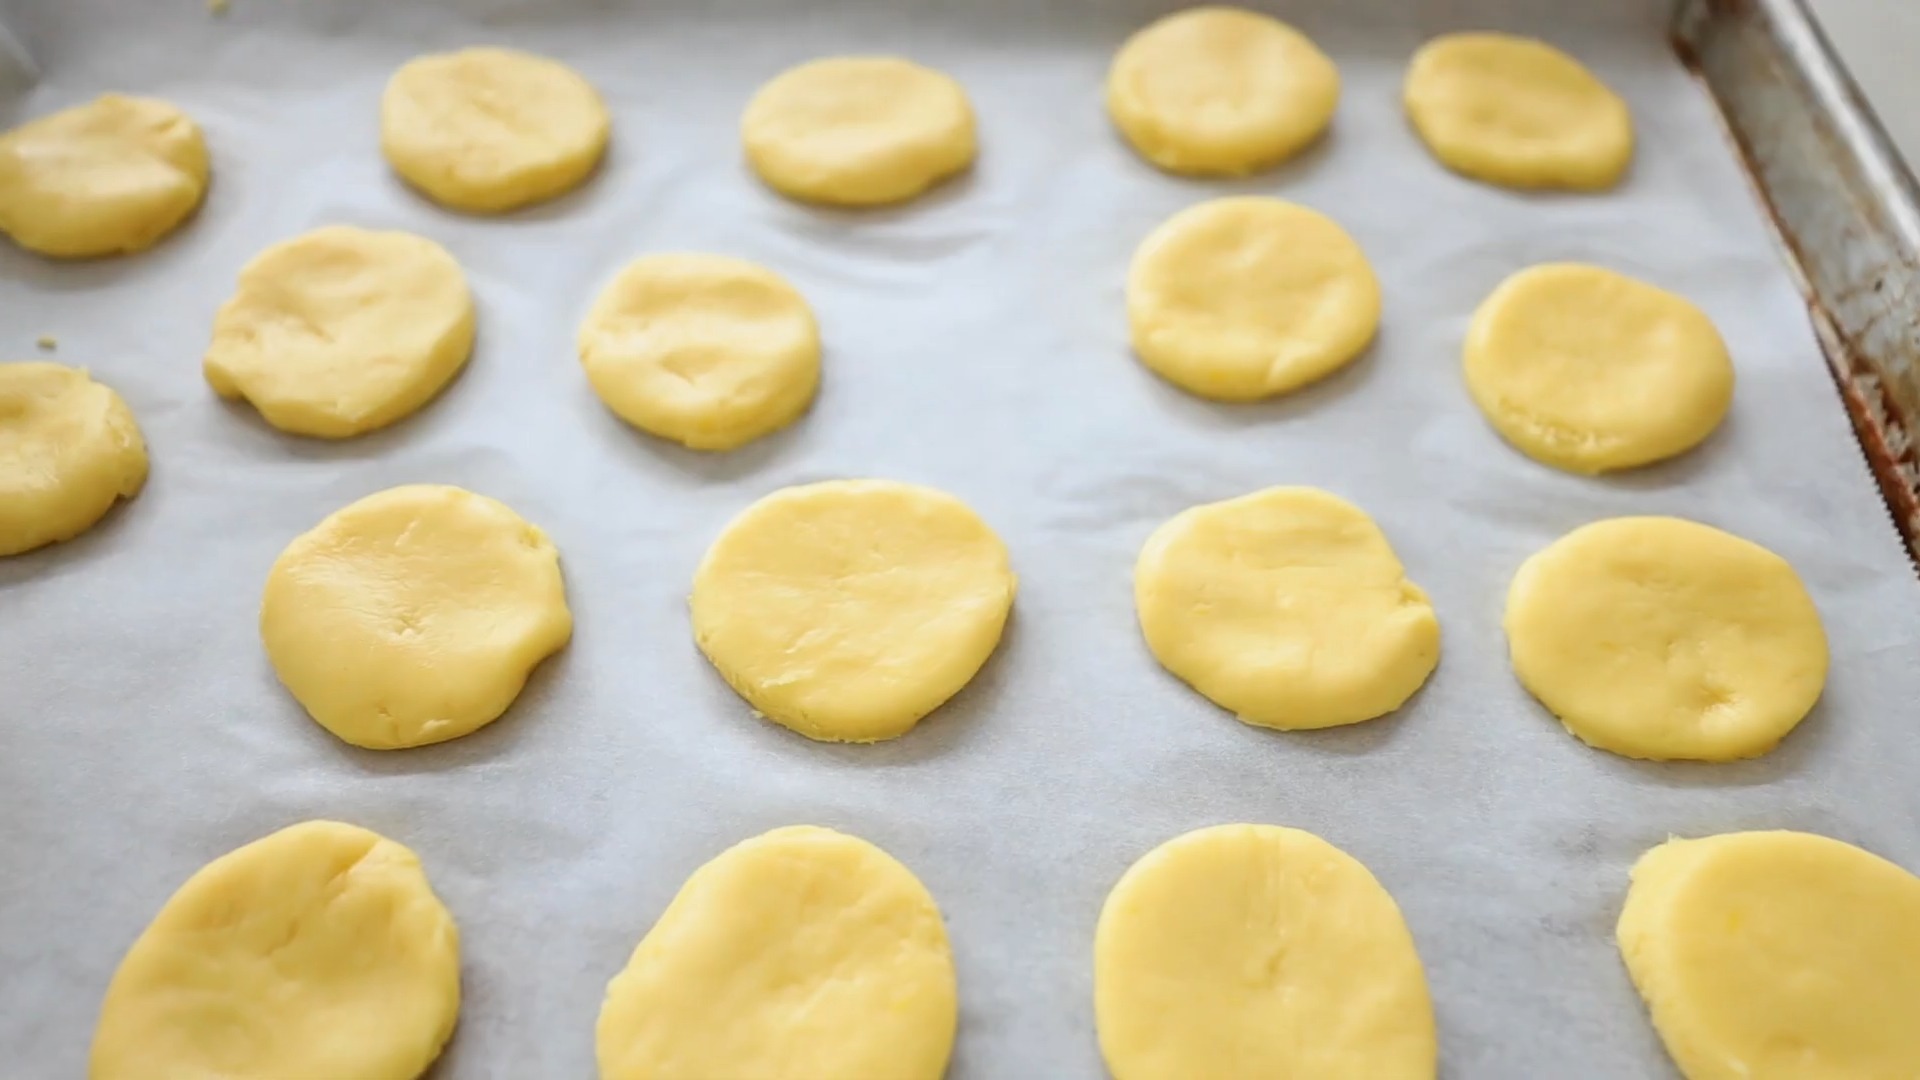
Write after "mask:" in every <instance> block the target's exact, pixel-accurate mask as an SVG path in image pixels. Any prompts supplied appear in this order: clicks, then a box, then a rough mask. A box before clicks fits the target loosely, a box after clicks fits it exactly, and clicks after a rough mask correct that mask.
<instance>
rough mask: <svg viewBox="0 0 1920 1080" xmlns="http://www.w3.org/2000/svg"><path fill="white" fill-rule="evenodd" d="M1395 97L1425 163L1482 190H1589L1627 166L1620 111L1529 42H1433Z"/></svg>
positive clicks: (1575, 68) (1455, 38) (1465, 38)
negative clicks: (1427, 154)
mask: <svg viewBox="0 0 1920 1080" xmlns="http://www.w3.org/2000/svg"><path fill="white" fill-rule="evenodd" d="M1403 97H1404V100H1405V103H1406V108H1407V116H1408V117H1409V118H1411V119H1412V121H1413V127H1414V130H1415V131H1417V132H1419V133H1420V138H1421V139H1422V140H1423V141H1424V142H1425V143H1426V144H1427V149H1429V150H1432V151H1433V156H1435V157H1437V158H1439V159H1440V163H1441V164H1442V165H1445V166H1446V167H1447V168H1449V169H1452V170H1454V171H1455V172H1458V173H1461V174H1463V175H1466V176H1470V177H1472V178H1474V179H1476V180H1484V181H1486V182H1488V183H1490V184H1504V185H1506V186H1507V187H1515V188H1567V189H1573V190H1596V189H1600V188H1607V187H1612V186H1613V185H1614V183H1616V182H1617V181H1618V180H1619V179H1620V177H1621V175H1622V174H1624V173H1625V172H1626V171H1627V165H1628V163H1629V162H1631V161H1632V160H1633V117H1632V115H1631V114H1629V113H1628V112H1627V103H1626V102H1624V101H1622V100H1620V96H1619V95H1618V94H1615V93H1614V92H1613V91H1612V90H1609V89H1607V86H1606V84H1605V83H1603V82H1601V81H1600V80H1599V79H1596V78H1594V76H1593V73H1592V72H1589V71H1588V70H1587V69H1586V68H1584V67H1582V66H1581V65H1580V62H1579V61H1578V60H1575V59H1574V58H1573V57H1571V56H1568V55H1567V54H1566V53H1563V52H1561V51H1560V50H1558V49H1556V48H1554V47H1553V46H1551V45H1548V44H1546V43H1544V42H1539V41H1534V40H1532V39H1531V38H1523V37H1514V36H1512V35H1509V34H1446V35H1443V36H1441V37H1437V38H1434V39H1433V40H1432V41H1429V42H1427V43H1426V44H1425V45H1423V46H1421V48H1420V51H1419V52H1417V53H1415V54H1414V56H1413V65H1412V66H1411V67H1409V68H1408V69H1407V82H1406V86H1405V88H1404V90H1403Z"/></svg>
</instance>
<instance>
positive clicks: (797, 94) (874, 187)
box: [740, 56, 974, 206]
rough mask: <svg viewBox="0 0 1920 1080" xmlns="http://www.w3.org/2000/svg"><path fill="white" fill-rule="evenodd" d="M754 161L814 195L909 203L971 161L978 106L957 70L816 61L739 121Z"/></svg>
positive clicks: (864, 60) (821, 199)
mask: <svg viewBox="0 0 1920 1080" xmlns="http://www.w3.org/2000/svg"><path fill="white" fill-rule="evenodd" d="M740 137H741V140H742V142H744V143H745V144H746V151H747V162H748V164H750V165H752V166H753V171H754V172H756V173H758V174H759V176H760V179H761V180H763V181H765V182H766V184H767V186H768V187H771V188H773V189H774V190H775V191H778V192H780V193H781V194H783V195H787V196H791V197H792V198H795V199H803V200H805V201H807V202H816V203H826V204H829V205H836V206H878V205H882V204H885V203H896V202H902V201H904V200H906V199H911V198H913V197H914V196H915V195H918V194H920V193H921V192H923V191H925V190H927V189H928V188H930V187H932V186H933V185H935V184H937V183H939V182H940V181H942V180H945V179H946V178H947V177H949V176H952V175H954V174H955V173H958V172H960V171H962V170H964V169H965V168H966V167H967V166H969V165H971V164H973V155H974V136H973V106H972V105H970V104H968V103H967V94H966V91H965V90H963V89H961V88H960V84H959V83H957V82H955V81H954V80H953V79H952V78H951V77H949V76H947V75H945V74H942V73H941V72H938V71H934V70H933V69H931V68H926V67H921V66H920V65H919V64H915V63H913V62H911V61H908V60H901V59H897V58H894V57H888V56H836V57H830V58H827V59H824V60H814V61H810V62H808V63H805V64H801V65H800V66H799V67H796V68H792V69H790V70H788V71H785V72H783V73H781V74H780V75H778V76H776V77H774V79H773V80H772V81H770V82H768V83H767V84H766V85H765V86H763V87H761V88H760V90H759V92H758V93H756V94H754V95H753V100H752V101H750V102H748V103H747V111H746V114H745V115H744V116H742V117H741V118H740Z"/></svg>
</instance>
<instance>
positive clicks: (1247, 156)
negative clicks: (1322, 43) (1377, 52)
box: [1107, 7, 1340, 176]
mask: <svg viewBox="0 0 1920 1080" xmlns="http://www.w3.org/2000/svg"><path fill="white" fill-rule="evenodd" d="M1339 101H1340V72H1339V70H1338V69H1337V68H1335V67H1334V66H1333V61H1332V60H1329V59H1327V56H1326V54H1325V53H1323V52H1321V51H1320V50H1319V49H1318V48H1316V47H1315V46H1314V44H1313V42H1311V41H1309V40H1308V39H1307V38H1306V36H1305V35H1303V34H1301V33H1300V32H1299V31H1298V30H1295V29H1294V28H1293V27H1291V26H1288V25H1287V24H1286V23H1283V22H1281V21H1280V20H1278V19H1275V18H1272V17H1270V16H1266V15H1261V14H1258V13H1255V12H1252V11H1245V10H1242V9H1240V8H1232V7H1198V8H1189V9H1187V10H1186V11H1182V12H1178V13H1176V14H1173V15H1168V16H1167V17H1165V18H1163V19H1160V20H1159V21H1157V22H1155V23H1153V24H1152V25H1150V26H1148V27H1147V28H1146V29H1144V30H1141V31H1140V32H1139V33H1137V34H1135V35H1133V36H1132V37H1131V38H1129V39H1127V43H1126V44H1125V45H1123V46H1122V47H1121V49H1120V52H1119V53H1118V54H1117V55H1116V56H1115V57H1114V58H1113V67H1112V68H1111V69H1110V70H1109V71H1108V72H1107V112H1108V114H1109V115H1111V116H1112V117H1113V122H1114V124H1115V125H1116V126H1118V127H1119V129H1120V132H1121V134H1123V135H1125V136H1126V138H1127V141H1128V142H1130V143H1132V144H1133V148H1134V149H1135V150H1137V151H1139V152H1140V156H1142V157H1144V158H1146V159H1147V160H1148V161H1151V162H1153V163H1154V164H1155V165H1158V166H1160V167H1161V168H1163V169H1166V170H1167V171H1169V172H1175V173H1183V174H1186V175H1190V176H1244V175H1246V174H1248V173H1252V172H1257V171H1258V170H1260V169H1264V168H1267V167H1269V166H1272V165H1277V164H1279V163H1280V162H1282V161H1285V160H1286V159H1287V158H1290V157H1292V156H1293V155H1294V154H1296V153H1298V152H1300V150H1301V149H1302V148H1304V147H1305V146H1307V144H1309V143H1311V142H1313V141H1314V140H1315V139H1317V138H1319V137H1320V133H1321V132H1323V131H1325V130H1326V128H1327V125H1328V124H1329V123H1330V122H1332V120H1333V110H1334V107H1335V106H1336V105H1337V104H1338V103H1339Z"/></svg>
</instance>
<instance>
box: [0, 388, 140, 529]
mask: <svg viewBox="0 0 1920 1080" xmlns="http://www.w3.org/2000/svg"><path fill="white" fill-rule="evenodd" d="M146 480H147V446H146V442H145V441H144V440H143V439H141V437H140V427H139V425H138V424H136V423H134V419H133V413H132V411H131V410H129V409H128V408H127V403H126V402H125V401H123V400H121V398H120V395H119V394H116V393H114V392H113V390H112V389H111V388H109V387H106V386H103V385H101V384H100V383H97V382H94V381H93V379H91V378H90V377H88V375H87V373H86V372H84V371H81V370H80V369H79V368H72V367H67V366H66V365H64V364H52V363H45V362H42V361H20V362H15V363H0V556H6V555H18V554H20V553H21V552H23V551H32V550H33V549H34V548H37V547H41V546H43V545H46V544H52V543H57V542H59V541H61V540H70V539H72V538H73V537H75V536H78V535H80V534H81V533H83V532H85V531H87V530H88V529H89V528H92V527H93V524H94V523H95V522H97V521H99V520H100V519H101V518H102V517H104V516H105V515H106V512H107V511H108V510H110V509H112V508H113V504H114V503H116V502H118V501H119V500H121V499H131V498H133V496H134V495H136V494H138V493H139V491H140V488H141V486H142V485H143V484H145V483H146Z"/></svg>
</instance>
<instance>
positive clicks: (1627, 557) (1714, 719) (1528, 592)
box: [1506, 517, 1827, 761]
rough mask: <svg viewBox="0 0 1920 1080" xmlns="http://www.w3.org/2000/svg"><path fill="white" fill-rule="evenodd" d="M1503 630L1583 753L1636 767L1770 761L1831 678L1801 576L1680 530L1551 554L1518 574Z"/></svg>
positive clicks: (1531, 683)
mask: <svg viewBox="0 0 1920 1080" xmlns="http://www.w3.org/2000/svg"><path fill="white" fill-rule="evenodd" d="M1506 628H1507V643H1508V647H1509V649H1510V650H1511V652H1512V655H1513V670H1514V672H1515V674H1517V675H1519V677H1520V681H1521V683H1523V684H1524V685H1525V686H1526V688H1527V689H1528V690H1529V691H1531V692H1532V693H1533V696H1534V697H1536V698H1539V699H1540V702H1541V704H1543V705H1545V706H1546V707H1547V708H1548V709H1550V710H1552V712H1553V714H1554V715H1555V716H1558V717H1559V718H1560V722H1561V723H1563V724H1565V725H1566V726H1567V730H1568V731H1571V732H1573V734H1575V735H1576V736H1579V738H1580V739H1581V741H1583V742H1585V743H1587V744H1588V745H1590V746H1596V747H1599V748H1600V749H1602V750H1611V751H1613V752H1614V753H1616V754H1624V755H1626V756H1627V757H1632V758H1644V759H1648V760H1653V761H1666V760H1670V759H1689V760H1695V761H1731V760H1734V759H1737V758H1749V757H1755V756H1757V755H1759V754H1764V753H1766V752H1767V751H1768V750H1771V749H1773V747H1774V745H1775V744H1777V743H1778V742H1779V741H1780V740H1781V739H1783V738H1785V737H1786V734H1787V732H1789V731H1792V730H1793V727H1794V725H1795V724H1798V723H1799V722H1800V720H1801V718H1802V717H1804V716H1806V715H1807V712H1808V710H1810V709H1812V708H1813V703H1814V702H1815V701H1816V700H1818V699H1819V697H1820V688H1821V686H1822V685H1823V684H1824V683H1825V682H1826V678H1827V637H1826V632H1825V631H1824V630H1822V629H1821V627H1820V613H1819V612H1818V611H1816V610H1814V606H1813V600H1812V599H1811V598H1809V597H1808V596H1807V590H1806V588H1805V587H1804V586H1803V585H1801V584H1800V577H1799V575H1798V574H1795V573H1794V572H1793V567H1791V566H1788V565H1787V561H1786V560H1785V559H1782V558H1781V557H1780V556H1778V555H1775V554H1774V553H1773V552H1771V551H1768V550H1767V549H1766V548H1763V547H1761V546H1760V545H1758V544H1755V543H1751V542H1749V541H1746V540H1742V539H1740V538H1739V537H1737V536H1733V535H1731V534H1729V533H1724V532H1721V531H1720V530H1719V529H1714V528H1709V527H1708V526H1705V525H1699V524H1696V523H1694V522H1691V521H1682V520H1680V519H1678V518H1663V517H1634V518H1612V519H1609V520H1606V521H1598V522H1595V523H1593V524H1591V525H1586V526H1582V527H1581V528H1578V529H1575V530H1574V531H1572V532H1570V533H1568V534H1567V535H1565V536H1563V537H1561V538H1560V539H1559V540H1556V541H1554V542H1553V543H1552V544H1550V545H1548V546H1547V547H1546V548H1545V549H1543V550H1542V551H1540V552H1539V553H1538V554H1536V555H1534V556H1533V557H1532V558H1531V559H1528V560H1527V561H1526V562H1525V563H1524V564H1523V565H1522V566H1521V567H1520V572H1519V573H1517V574H1515V575H1514V577H1513V586H1512V588H1511V589H1509V590H1508V592H1507V616H1506Z"/></svg>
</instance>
